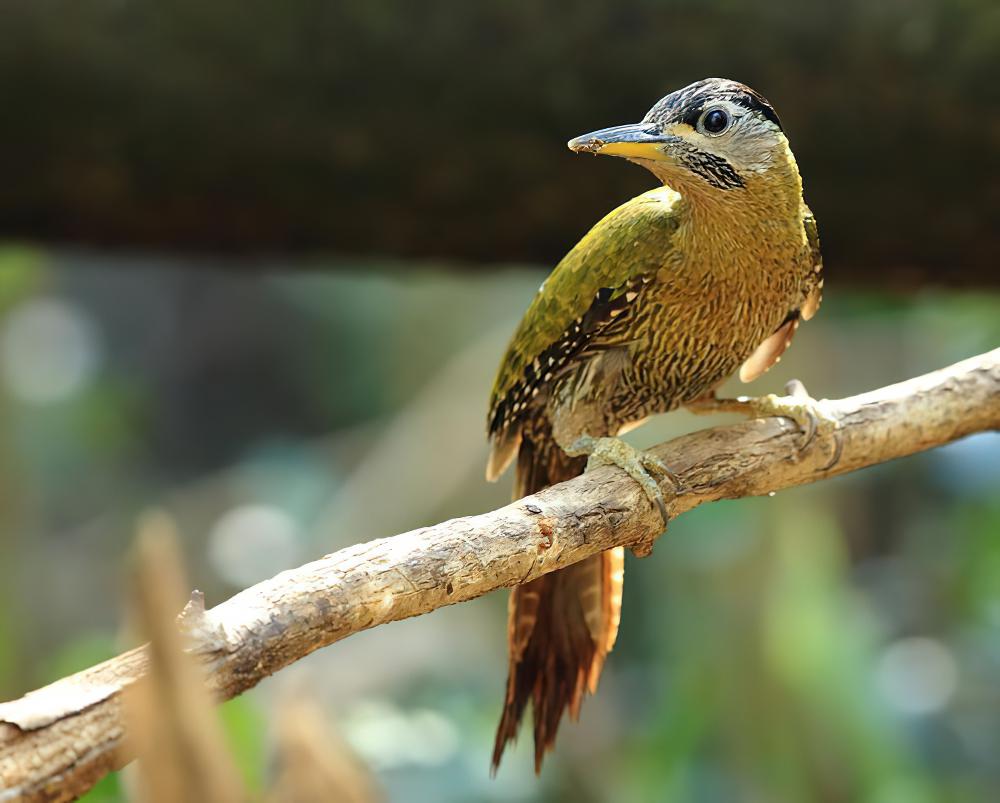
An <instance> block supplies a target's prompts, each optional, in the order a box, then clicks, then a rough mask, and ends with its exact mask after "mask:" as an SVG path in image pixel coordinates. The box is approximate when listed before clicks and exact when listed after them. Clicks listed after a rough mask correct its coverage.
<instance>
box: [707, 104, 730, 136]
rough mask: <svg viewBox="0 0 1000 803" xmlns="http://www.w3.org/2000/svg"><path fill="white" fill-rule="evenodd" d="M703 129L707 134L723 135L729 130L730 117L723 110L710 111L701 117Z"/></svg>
mask: <svg viewBox="0 0 1000 803" xmlns="http://www.w3.org/2000/svg"><path fill="white" fill-rule="evenodd" d="M701 127H702V129H704V131H705V133H706V134H721V133H722V132H723V131H725V130H726V129H727V128H729V115H728V114H727V113H726V112H725V111H724V110H723V109H709V110H708V111H707V112H705V113H704V114H703V115H702V116H701Z"/></svg>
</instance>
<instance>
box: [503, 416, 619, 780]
mask: <svg viewBox="0 0 1000 803" xmlns="http://www.w3.org/2000/svg"><path fill="white" fill-rule="evenodd" d="M585 465H586V458H573V457H569V456H568V455H566V453H565V452H564V451H563V450H562V449H561V448H559V446H558V445H557V444H556V443H555V441H554V440H552V438H551V437H542V438H538V439H537V440H532V439H529V438H528V437H527V436H525V437H524V439H523V440H522V442H521V445H520V449H519V451H518V455H517V469H516V474H515V479H514V498H515V499H520V498H521V497H523V496H526V495H528V494H530V493H534V492H536V491H539V490H541V489H542V488H545V487H546V486H548V485H553V484H554V483H557V482H562V481H563V480H567V479H570V478H571V477H575V476H577V475H578V474H581V473H583V469H584V466H585ZM623 566H624V550H622V549H620V548H619V549H612V550H609V551H607V552H604V553H602V554H600V555H595V556H594V557H591V558H587V559H586V560H583V561H580V562H579V563H575V564H573V565H571V566H567V567H566V568H565V569H560V570H559V571H555V572H550V573H549V574H546V575H544V576H542V577H539V578H538V579H537V580H532V581H531V582H530V583H525V584H524V585H521V586H518V587H516V588H515V589H514V590H513V591H512V592H511V595H510V602H509V608H508V610H509V613H508V619H507V641H508V647H509V650H510V664H509V669H508V675H507V694H506V697H505V699H504V708H503V715H502V716H501V718H500V725H499V726H498V727H497V735H496V743H495V745H494V748H493V771H494V772H496V770H497V767H498V766H499V765H500V758H501V756H502V755H503V751H504V748H505V747H506V746H507V743H508V742H510V741H512V740H513V739H514V738H515V737H516V736H517V731H518V726H519V725H520V723H521V717H522V716H523V714H524V709H525V706H526V705H527V703H528V700H531V705H532V710H533V715H534V723H535V727H534V730H535V771H536V772H539V771H540V770H541V766H542V759H543V758H544V757H545V753H546V752H548V751H549V750H551V749H552V747H553V745H554V744H555V739H556V731H557V730H558V728H559V721H560V719H561V718H562V715H563V712H564V711H566V710H567V709H568V710H569V714H570V716H571V717H572V718H573V719H576V718H577V717H578V716H579V713H580V703H581V702H582V700H583V695H584V693H585V692H588V691H589V692H591V693H593V692H594V690H595V689H596V688H597V681H598V679H599V678H600V676H601V668H602V667H603V666H604V659H605V657H606V656H607V654H608V652H609V651H610V650H611V648H612V646H614V643H615V637H616V636H617V635H618V621H619V618H620V613H621V600H622V570H623Z"/></svg>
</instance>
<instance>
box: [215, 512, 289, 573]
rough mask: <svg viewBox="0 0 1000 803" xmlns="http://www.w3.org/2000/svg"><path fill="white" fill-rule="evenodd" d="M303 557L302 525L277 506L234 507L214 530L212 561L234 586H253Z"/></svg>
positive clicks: (223, 516) (217, 571)
mask: <svg viewBox="0 0 1000 803" xmlns="http://www.w3.org/2000/svg"><path fill="white" fill-rule="evenodd" d="M298 557H299V526H298V524H297V523H296V522H295V520H294V519H293V518H292V517H291V516H290V515H289V514H288V513H286V512H285V511H284V510H282V509H281V508H279V507H275V506H273V505H262V504H250V505H242V506H240V507H235V508H232V509H231V510H229V511H227V512H226V513H224V514H223V515H222V516H221V517H220V518H219V520H218V521H217V522H216V523H215V526H214V527H212V531H211V533H210V534H209V538H208V559H209V561H210V562H211V564H212V568H213V569H214V570H215V571H216V573H217V574H218V575H219V576H220V577H221V578H222V579H223V580H225V581H226V582H228V583H230V584H232V585H234V586H240V587H243V586H250V585H253V584H254V583H258V582H260V581H261V580H264V579H266V578H268V577H271V576H272V575H273V574H275V573H276V572H278V571H281V570H282V569H286V568H288V567H290V566H294V565H295V564H296V563H297V562H298Z"/></svg>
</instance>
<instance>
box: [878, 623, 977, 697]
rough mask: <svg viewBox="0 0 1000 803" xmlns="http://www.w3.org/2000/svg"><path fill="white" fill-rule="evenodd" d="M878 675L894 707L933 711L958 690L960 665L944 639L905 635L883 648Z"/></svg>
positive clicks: (884, 694)
mask: <svg viewBox="0 0 1000 803" xmlns="http://www.w3.org/2000/svg"><path fill="white" fill-rule="evenodd" d="M875 677H876V683H877V685H878V688H879V691H881V693H882V695H883V696H884V697H885V699H886V700H887V701H888V703H889V704H890V705H891V706H892V707H893V708H895V709H897V710H898V711H901V712H902V713H904V714H913V715H920V714H932V713H934V712H935V711H939V710H941V709H942V708H944V707H945V706H946V705H947V704H948V701H949V700H950V699H951V697H952V695H953V694H954V693H955V689H956V687H957V685H958V667H957V666H956V664H955V658H954V657H953V656H952V654H951V651H950V650H949V649H948V648H947V647H945V646H944V645H943V644H941V643H940V642H938V641H935V640H934V639H929V638H904V639H900V640H899V641H896V642H894V643H892V644H890V645H889V646H888V647H886V648H885V650H884V651H883V652H882V655H881V657H880V658H879V661H878V665H877V667H876V670H875Z"/></svg>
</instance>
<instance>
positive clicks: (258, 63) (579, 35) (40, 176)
mask: <svg viewBox="0 0 1000 803" xmlns="http://www.w3.org/2000/svg"><path fill="white" fill-rule="evenodd" d="M2 15H3V22H2V27H0V103H2V108H3V110H4V114H3V124H2V128H0V175H2V176H3V180H2V181H0V316H2V317H0V698H10V697H16V696H18V695H20V694H22V693H24V692H25V691H27V690H29V689H31V688H34V687H36V686H38V685H41V684H43V683H46V682H48V681H51V680H54V679H56V678H57V677H59V676H62V675H64V674H66V673H69V672H72V671H75V670H78V669H81V668H83V667H85V666H87V665H89V664H91V663H93V662H95V661H97V660H100V659H103V658H105V657H108V656H110V655H113V654H114V653H115V652H117V651H118V650H119V649H120V647H121V646H122V642H121V638H120V635H119V634H120V630H121V625H122V622H123V620H124V618H125V614H124V613H123V607H124V606H123V599H124V594H123V592H122V589H123V587H124V578H125V576H126V571H127V566H128V564H129V555H130V547H131V544H132V541H133V537H134V534H135V528H136V519H137V516H138V515H139V514H140V512H141V511H144V510H146V509H148V508H150V507H158V508H161V509H163V510H165V511H167V512H168V513H169V514H170V515H171V516H172V518H173V520H174V522H175V523H176V525H177V527H178V530H179V532H180V533H181V536H182V540H183V549H184V553H185V558H186V563H187V567H188V575H189V580H190V582H191V584H192V585H194V586H197V587H198V588H201V589H203V590H205V592H206V595H207V599H208V602H209V604H215V603H218V602H220V601H221V600H223V599H225V598H226V597H228V596H229V595H231V594H232V593H234V592H235V591H237V590H239V589H241V588H243V587H245V586H246V585H248V584H252V583H254V582H256V581H258V580H260V579H263V578H265V577H268V576H270V575H272V574H274V573H275V572H277V571H279V570H280V569H282V568H286V567H291V566H294V565H297V564H298V563H301V562H303V561H306V560H308V559H310V558H313V557H316V556H318V555H321V554H324V553H326V552H329V551H332V550H335V549H337V548H339V547H342V546H344V545H347V544H350V543H355V542H358V541H362V540H366V539H370V538H375V537H380V536H385V535H390V534H393V533H396V532H401V531H404V530H408V529H412V528H415V527H418V526H421V525H424V524H428V523H433V522H436V521H439V520H442V519H444V518H446V517H450V516H456V515H462V514H469V513H476V512H481V511H484V510H487V509H490V508H492V507H495V506H499V505H501V504H503V503H504V502H505V501H506V500H507V498H508V494H509V487H510V486H509V483H510V480H509V477H507V478H504V480H503V481H501V483H499V484H498V485H495V486H494V485H487V484H486V482H485V481H484V479H483V466H484V463H485V457H486V447H485V436H484V425H485V407H486V401H487V396H488V392H489V388H490V384H491V381H492V375H493V371H494V370H495V368H496V365H497V363H498V361H499V359H500V356H501V354H502V352H503V348H504V346H505V344H506V341H507V338H508V337H509V336H510V333H511V331H512V330H513V327H514V326H515V324H516V321H517V319H518V318H519V316H520V315H521V313H522V312H523V310H524V308H525V307H526V306H527V303H528V302H529V300H530V298H531V296H532V295H533V293H534V291H535V289H536V288H537V286H538V284H539V281H540V280H541V278H542V277H543V276H544V274H545V272H546V271H547V270H548V269H549V268H550V267H551V265H552V264H553V262H554V261H555V260H556V259H558V257H559V256H560V255H561V254H562V253H564V252H565V251H566V250H567V249H568V248H569V247H570V246H571V245H572V244H573V243H574V242H575V241H576V239H577V238H578V237H579V236H581V235H582V234H583V232H584V231H585V230H586V229H587V227H588V226H589V225H590V224H592V223H593V222H594V221H596V220H597V219H598V218H599V217H600V216H601V215H602V214H604V213H605V212H606V211H608V210H610V209H611V208H612V207H613V206H615V205H616V204H618V203H620V202H622V201H623V200H625V199H627V198H628V197H630V196H632V195H634V194H637V193H638V192H640V191H642V190H644V189H646V188H648V187H650V186H652V185H651V179H650V177H649V176H648V175H646V174H645V173H644V172H643V171H641V170H640V169H638V168H636V167H634V166H630V165H627V164H624V163H622V162H620V161H617V160H611V159H603V160H602V159H583V158H581V157H579V156H576V157H575V156H573V155H572V154H570V153H569V152H568V151H567V150H566V149H565V142H566V140H567V139H569V138H570V137H572V136H574V135H576V134H579V133H581V132H584V131H589V130H592V129H594V128H597V127H601V126H604V125H609V124H616V123H622V122H628V121H633V120H637V119H639V118H640V117H641V116H642V115H643V114H644V113H645V111H646V109H647V108H648V107H649V106H650V105H651V104H652V103H653V102H654V101H655V100H656V99H658V98H659V97H660V96H661V95H663V94H665V93H666V92H668V91H670V90H672V89H676V88H679V87H680V86H683V85H685V84H687V83H689V82H690V81H692V80H696V79H698V78H702V77H705V76H708V75H719V76H727V77H733V78H737V79H739V80H743V81H745V82H747V83H749V84H750V85H752V86H754V87H755V88H757V89H759V90H760V91H761V92H763V93H764V94H765V95H766V96H768V97H769V99H770V100H771V101H772V102H773V104H774V105H775V107H776V108H777V110H778V113H779V114H780V115H781V117H782V120H783V123H784V126H785V129H786V131H787V133H788V135H789V138H790V140H791V143H792V146H793V148H794V150H795V153H796V156H797V157H798V161H799V165H800V168H801V170H802V173H803V175H804V181H805V187H806V196H807V199H808V201H809V203H810V204H811V206H812V207H813V209H814V211H815V212H816V216H817V218H818V220H819V224H820V233H821V237H822V239H823V244H824V253H825V256H826V276H827V281H826V288H827V291H826V297H825V300H824V306H823V309H822V311H821V314H820V315H819V316H818V317H817V318H816V319H815V320H813V321H811V322H810V323H809V324H808V325H807V326H804V327H803V328H802V329H801V330H800V332H799V334H798V336H797V337H796V343H795V347H794V348H793V349H791V351H790V352H789V353H788V354H787V356H786V357H785V359H784V360H783V361H782V363H781V364H780V366H778V368H776V369H775V370H773V371H772V372H770V373H769V374H767V375H766V376H765V377H764V378H762V379H761V380H758V382H757V383H756V384H755V385H753V386H751V392H760V393H766V392H771V391H776V390H777V389H779V388H780V387H781V386H782V384H783V383H784V382H785V381H786V380H787V379H789V378H791V377H793V376H794V377H798V378H800V379H802V380H803V381H804V382H805V384H806V385H807V387H809V388H810V389H811V391H812V392H813V393H814V394H816V395H817V396H829V397H836V396H841V395H846V394H851V393H856V392H860V391H863V390H867V389H871V388H874V387H878V386H881V385H884V384H888V383H890V382H894V381H897V380H901V379H904V378H908V377H910V376H913V375H916V374H919V373H922V372H926V371H929V370H932V369H935V368H938V367H942V366H944V365H947V364H949V363H951V362H953V361H956V360H959V359H962V358H965V357H969V356H972V355H974V354H976V353H979V352H982V351H986V350H988V349H991V348H994V347H996V346H997V345H1000V273H998V270H997V259H996V255H997V253H1000V226H998V222H1000V6H998V5H997V4H996V3H995V2H994V1H993V0H951V2H945V0H890V2H882V3H877V4H876V3H868V2H863V0H848V2H836V3H835V2H815V3H798V2H792V0H778V2H771V3H767V4H746V3H739V2H733V1H732V0H711V1H710V2H706V1H705V0H702V1H701V2H692V1H691V0H672V1H671V2H652V0H627V2H614V3H612V2H577V3H569V2H553V3H546V4H537V3H529V2H495V1H494V0H489V1H488V2H479V3H460V2H457V0H428V2H424V3H420V4H407V3H403V2H398V0H397V2H388V1H386V0H289V1H288V2H284V3H265V2H256V0H251V1H250V2H247V1H246V0H242V1H241V2H235V0H216V2H214V3H202V2H193V0H158V1H157V2H155V3H154V2H149V1H148V0H85V1H84V2H79V1H77V2H68V0H5V2H4V3H3V8H2ZM729 390H732V391H734V392H736V391H739V388H737V387H735V386H730V387H729ZM725 420H729V419H726V418H719V419H717V422H721V421H725ZM711 423H714V422H713V421H712V420H705V419H700V418H699V419H695V418H693V417H691V416H689V415H688V414H686V413H683V412H682V413H677V414H672V415H670V416H667V417H665V418H663V419H660V420H657V421H654V422H652V423H650V424H649V425H647V426H646V427H644V428H642V429H640V430H638V431H637V432H635V433H633V434H632V435H630V436H629V438H630V440H632V441H633V442H635V443H636V444H640V445H645V444H652V443H654V442H656V441H658V440H661V439H664V438H668V437H671V436H674V435H678V434H681V433H683V432H687V431H690V430H692V429H696V428H700V427H702V426H705V425H708V424H711ZM998 536H1000V436H998V435H996V434H992V435H982V436H978V437H975V438H971V439H969V440H966V441H964V442H961V443H958V444H955V445H952V446H950V447H947V448H945V449H940V450H938V451H935V452H932V453H928V454H924V455H920V456H917V457H913V458H910V459H907V460H903V461H898V462H896V463H892V464H888V465H884V466H880V467H877V468H874V469H869V470H867V471H864V472H861V473H859V474H857V475H852V476H847V477H843V478H840V479H837V480H833V481H829V482H825V483H823V484H821V485H818V486H815V487H806V488H800V489H796V490H793V491H788V492H783V493H781V494H779V495H777V496H776V497H774V498H767V499H748V500H741V501H735V502H725V503H719V504H714V505H711V506H708V507H705V508H701V509H699V510H696V511H694V512H692V513H690V514H687V515H685V516H684V517H682V518H681V519H679V520H678V521H676V522H674V523H673V524H672V525H671V528H670V532H669V534H668V535H667V536H666V537H665V538H663V539H662V540H661V541H660V542H658V544H657V548H656V550H655V552H654V553H653V555H652V556H651V557H650V558H648V559H646V560H644V561H641V562H638V561H635V560H633V559H632V558H631V557H629V558H628V564H627V568H626V576H627V582H626V592H625V600H624V618H623V623H622V628H621V633H620V636H619V641H618V646H617V647H616V649H615V651H614V653H613V655H612V657H611V659H610V660H609V662H608V665H607V668H606V670H605V676H604V679H603V681H602V684H601V689H600V692H599V694H598V695H597V696H596V697H594V698H590V699H589V700H588V701H587V703H586V704H585V706H584V709H583V714H582V717H581V722H580V723H579V724H578V725H575V726H574V725H564V727H563V730H562V733H561V735H560V741H559V746H558V750H557V752H556V754H555V755H554V756H552V757H551V758H550V759H549V761H548V762H547V764H546V767H545V770H544V772H543V775H542V777H541V778H540V779H536V778H535V777H534V775H533V773H532V769H531V758H530V738H529V734H528V733H525V734H524V738H522V740H521V742H520V743H519V744H518V748H517V750H515V751H514V752H513V753H510V754H508V756H507V757H506V760H505V763H504V766H503V767H502V768H501V771H500V773H499V775H498V777H497V778H496V779H495V780H490V778H489V776H488V755H489V750H490V747H491V742H492V737H493V729H494V727H495V725H496V721H497V718H498V716H499V710H500V701H501V694H502V689H503V680H504V675H505V671H506V657H505V606H506V599H505V596H506V595H505V594H495V595H492V596H489V597H486V598H483V599H480V600H476V601H473V602H471V603H467V604H463V605H459V606H454V607H452V608H448V609H444V610H441V611H437V612H435V613H433V614H431V615H428V616H424V617H420V618H418V619H414V620H410V621H406V622H401V623H396V624H393V625H390V626H386V627H381V628H378V629H376V630H374V631H371V632H367V633H362V634H360V635H357V636H355V637H352V638H350V639H348V640H347V641H345V642H343V643H340V644H337V645H334V646H333V647H331V648H328V649H326V650H323V651H321V652H319V653H317V654H314V655H313V656H311V657H310V658H308V659H306V660H305V661H302V662H301V663H299V664H297V665H295V666H293V667H291V668H289V669H288V670H286V671H284V672H282V673H280V674H279V675H278V676H276V677H274V678H271V679H270V680H268V681H266V682H265V683H263V684H262V685H261V686H260V687H259V688H257V689H255V690H253V691H252V692H250V693H248V694H246V695H244V696H243V697H242V698H240V699H238V700H235V701H233V702H230V703H228V704H226V705H224V706H223V707H222V709H221V714H222V718H223V722H224V725H225V729H226V733H227V738H228V739H229V743H230V746H231V749H232V751H233V752H234V754H235V755H236V758H237V762H238V764H239V766H240V767H241V768H242V770H243V772H244V774H245V777H246V779H247V783H248V784H250V786H251V788H253V789H255V790H258V791H260V790H263V789H265V788H268V787H270V785H271V784H272V782H273V775H274V774H275V760H274V755H275V739H276V737H275V733H276V723H277V722H279V720H280V717H281V714H282V711H284V710H286V709H287V707H288V703H287V700H288V699H289V695H290V694H294V695H306V696H307V697H308V699H310V700H312V701H314V703H313V705H311V710H312V711H318V712H320V714H321V716H322V727H324V728H327V729H329V731H330V732H331V733H332V734H337V735H338V736H337V738H336V740H334V739H331V744H333V743H334V741H336V742H337V743H338V744H341V747H340V748H338V749H340V750H343V751H350V752H352V753H353V754H354V755H356V756H357V758H359V759H360V760H361V761H362V762H363V763H364V765H365V766H366V767H367V768H368V772H370V773H371V775H372V777H373V780H374V783H375V784H376V785H377V786H378V787H379V788H380V789H381V790H382V795H383V796H384V799H386V800H390V801H441V802H442V803H448V802H449V801H456V802H457V801H508V800H509V801H543V800H544V801H561V800H567V801H568V800H574V801H606V800H612V799H613V800H616V801H619V800H620V801H696V802H700V801H705V802H706V803H715V801H793V802H795V801H838V802H839V801H873V803H913V802H916V803H921V802H922V801H992V800H997V799H1000V749H998V748H1000V684H998V683H997V677H998V676H1000V538H998ZM341 739H342V742H341V741H340V740H341ZM126 787H127V784H126V783H123V782H122V779H121V778H119V777H118V776H114V777H111V778H109V779H107V780H105V781H104V782H102V783H101V784H100V785H99V787H98V788H97V789H95V790H94V792H92V793H91V794H90V795H89V796H88V798H87V799H88V800H90V801H119V800H125V799H127V791H126Z"/></svg>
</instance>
